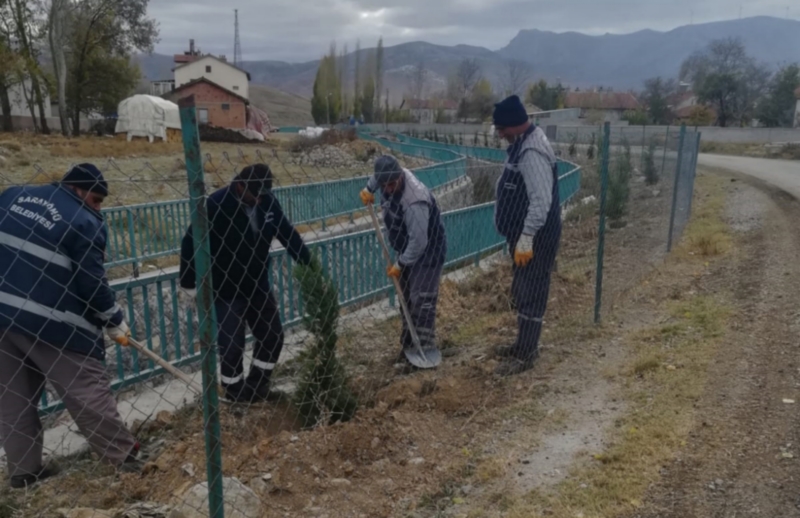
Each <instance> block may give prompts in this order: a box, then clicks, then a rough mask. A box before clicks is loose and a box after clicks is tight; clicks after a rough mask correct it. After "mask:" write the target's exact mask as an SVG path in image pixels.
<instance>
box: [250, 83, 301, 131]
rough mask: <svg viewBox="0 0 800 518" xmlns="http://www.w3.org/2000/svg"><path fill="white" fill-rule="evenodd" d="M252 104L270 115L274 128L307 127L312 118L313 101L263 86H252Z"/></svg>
mask: <svg viewBox="0 0 800 518" xmlns="http://www.w3.org/2000/svg"><path fill="white" fill-rule="evenodd" d="M250 102H251V103H253V105H255V106H257V107H258V108H261V109H262V110H264V111H265V112H267V114H268V115H269V120H270V123H272V125H273V126H306V125H309V124H313V123H314V119H312V118H311V101H309V100H308V99H304V98H303V97H299V96H297V95H294V94H290V93H286V92H282V91H280V90H277V89H275V88H272V87H269V86H263V85H251V86H250Z"/></svg>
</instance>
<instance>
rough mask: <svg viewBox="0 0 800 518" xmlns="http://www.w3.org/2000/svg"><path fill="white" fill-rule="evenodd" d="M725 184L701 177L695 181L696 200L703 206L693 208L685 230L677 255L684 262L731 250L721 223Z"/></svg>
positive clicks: (723, 220) (724, 226)
mask: <svg viewBox="0 0 800 518" xmlns="http://www.w3.org/2000/svg"><path fill="white" fill-rule="evenodd" d="M724 183H725V180H724V179H723V178H721V177H718V176H714V175H707V174H700V175H698V176H697V178H696V180H695V199H696V200H702V203H699V204H697V206H696V207H693V214H692V222H691V224H689V225H688V226H687V227H686V230H685V231H684V235H683V239H682V240H681V243H680V245H679V246H678V248H677V249H676V251H675V252H676V255H678V256H681V257H683V258H684V259H685V258H688V257H698V258H709V257H714V256H718V255H722V254H724V253H726V252H727V251H728V250H730V248H731V245H732V240H731V234H730V231H729V228H728V225H727V223H726V222H725V219H724V207H725V196H726V194H725V190H724Z"/></svg>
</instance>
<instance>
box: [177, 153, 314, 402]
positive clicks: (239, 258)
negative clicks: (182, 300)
mask: <svg viewBox="0 0 800 518" xmlns="http://www.w3.org/2000/svg"><path fill="white" fill-rule="evenodd" d="M207 208H208V220H209V227H210V228H209V241H210V245H211V279H212V289H213V292H214V308H215V310H216V313H217V323H218V334H217V342H218V345H219V349H220V357H221V360H222V361H221V365H220V371H221V382H222V386H223V388H224V389H225V398H226V399H228V400H229V401H232V402H254V401H264V400H267V399H272V398H273V397H275V396H276V394H275V393H273V392H271V390H270V382H271V376H272V370H273V369H274V368H275V365H276V363H277V362H278V358H279V357H280V354H281V350H282V349H283V326H282V324H281V319H280V314H279V311H278V305H277V302H276V300H275V296H274V295H273V293H272V290H271V288H270V285H269V265H270V256H269V249H270V245H271V244H272V241H273V239H275V238H276V237H277V238H278V240H279V241H280V242H281V243H282V244H283V246H284V247H286V251H287V252H288V253H289V256H290V257H291V258H292V259H294V260H295V261H297V262H299V263H301V264H308V263H309V261H310V259H311V254H310V252H309V250H308V248H306V246H305V243H303V239H302V238H301V237H300V234H299V233H298V232H297V231H296V230H295V228H294V226H292V223H291V222H290V221H289V219H288V218H287V217H286V215H285V214H284V213H283V209H282V208H281V205H280V203H278V200H277V199H276V198H275V195H274V194H273V193H272V171H271V170H270V168H269V166H267V165H265V164H256V165H252V166H248V167H246V168H244V169H243V170H242V171H241V172H240V173H239V174H238V175H237V176H236V177H235V178H234V180H233V182H232V183H231V185H229V186H228V187H224V188H222V189H220V190H218V191H216V192H214V193H213V194H211V195H210V196H209V197H208V199H207ZM196 276H197V273H196V270H195V264H194V240H193V237H192V227H191V226H190V227H189V229H188V230H187V231H186V235H185V236H184V238H183V243H182V246H181V264H180V283H181V287H183V288H184V289H186V290H188V291H189V292H190V293H194V292H195V290H196V285H197V278H196ZM245 322H246V323H247V325H248V326H249V327H250V330H251V332H252V333H253V336H254V337H255V340H256V343H255V346H254V349H253V362H252V364H251V365H250V372H249V373H248V375H247V377H246V378H245V376H244V366H243V363H242V361H243V356H244V347H245Z"/></svg>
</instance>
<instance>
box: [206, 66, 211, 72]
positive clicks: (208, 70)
mask: <svg viewBox="0 0 800 518" xmlns="http://www.w3.org/2000/svg"><path fill="white" fill-rule="evenodd" d="M210 73H211V65H206V74H210Z"/></svg>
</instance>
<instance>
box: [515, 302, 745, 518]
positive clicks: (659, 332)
mask: <svg viewBox="0 0 800 518" xmlns="http://www.w3.org/2000/svg"><path fill="white" fill-rule="evenodd" d="M669 312H670V315H671V318H672V319H673V320H672V321H671V322H670V323H669V324H668V327H669V329H665V326H663V325H656V326H653V327H650V328H647V329H645V330H643V331H641V332H638V333H635V334H634V335H632V336H630V337H629V338H628V339H627V340H626V342H627V343H628V345H629V346H630V347H632V348H633V350H634V351H635V354H634V356H633V358H632V359H631V361H630V363H629V365H628V366H627V367H626V368H625V369H624V372H625V375H624V377H623V379H622V383H623V386H624V388H623V389H622V394H623V395H624V398H625V400H626V401H627V402H628V404H629V408H630V412H629V413H628V414H627V415H626V416H625V417H623V418H622V419H620V420H618V421H617V423H616V429H615V430H614V432H613V433H612V442H611V446H610V447H609V448H608V449H607V450H606V451H603V452H597V453H596V454H595V455H594V462H593V463H591V464H590V465H589V466H587V467H585V468H583V469H579V470H577V471H576V472H575V473H573V474H572V476H571V477H570V479H568V480H567V481H565V482H563V483H562V484H560V485H559V486H558V488H557V490H556V491H555V492H553V493H545V492H536V491H535V492H533V493H531V494H529V495H526V497H524V498H523V499H522V500H521V501H519V502H517V503H516V504H515V505H514V506H513V507H512V509H511V511H510V512H509V514H508V516H511V517H519V518H522V517H526V518H530V517H538V516H552V517H555V518H562V517H563V518H573V517H575V516H603V517H613V516H619V515H621V514H624V513H626V512H630V511H632V510H634V509H636V508H637V507H638V506H639V505H640V503H641V500H642V498H643V496H644V494H645V492H646V490H647V488H648V486H649V485H650V484H651V483H652V482H653V481H655V480H656V479H657V478H658V477H659V469H660V467H661V466H662V465H663V463H665V462H667V461H669V460H670V459H671V458H672V455H673V453H674V452H675V451H676V450H678V449H679V448H680V447H681V446H682V445H683V441H684V439H685V437H686V434H687V433H688V432H689V430H690V428H691V426H692V422H693V418H694V415H693V401H695V400H696V399H697V398H698V397H699V396H700V395H701V393H702V390H703V387H704V386H705V382H706V379H707V372H706V371H707V368H708V365H709V362H710V361H711V360H712V358H713V356H714V354H715V352H716V350H717V347H718V346H719V345H720V342H721V335H722V329H723V328H724V326H725V325H726V324H727V322H728V320H729V317H730V314H729V311H728V309H727V308H726V306H725V304H724V302H722V301H720V300H716V299H711V298H706V297H694V298H692V299H689V300H687V301H684V302H679V303H675V304H674V305H672V306H671V307H670V309H669ZM676 326H677V328H678V329H680V334H679V335H677V336H675V328H676Z"/></svg>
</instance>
